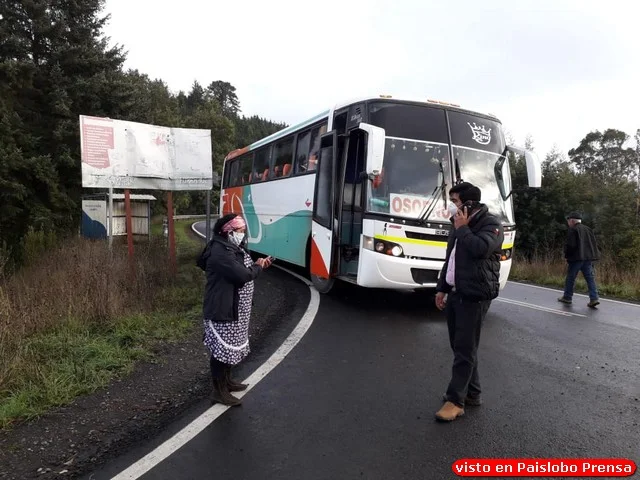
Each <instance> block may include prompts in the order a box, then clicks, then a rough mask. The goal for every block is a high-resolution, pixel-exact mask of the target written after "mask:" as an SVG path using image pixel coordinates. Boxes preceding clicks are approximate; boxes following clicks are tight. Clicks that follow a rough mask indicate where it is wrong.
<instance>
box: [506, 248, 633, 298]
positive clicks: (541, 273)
mask: <svg viewBox="0 0 640 480" xmlns="http://www.w3.org/2000/svg"><path fill="white" fill-rule="evenodd" d="M566 265H567V264H566V261H565V260H564V258H562V256H561V255H548V256H536V257H533V258H532V259H531V260H527V259H525V258H521V257H516V258H514V260H513V266H512V267H511V276H510V278H511V279H512V280H520V281H526V282H530V283H535V284H537V285H545V286H549V287H557V288H564V281H565V275H566V268H567V267H566ZM595 270H596V282H597V283H598V290H599V292H600V295H602V296H611V297H616V298H621V299H626V300H636V301H638V300H640V265H636V267H635V268H622V267H621V266H620V264H619V262H616V259H615V258H612V257H605V258H603V259H602V260H601V261H599V262H596V264H595ZM575 291H576V292H580V293H587V285H586V283H585V281H584V278H582V275H581V274H580V275H578V279H577V280H576V286H575Z"/></svg>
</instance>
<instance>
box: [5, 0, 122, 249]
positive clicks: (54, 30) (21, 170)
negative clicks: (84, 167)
mask: <svg viewBox="0 0 640 480" xmlns="http://www.w3.org/2000/svg"><path fill="white" fill-rule="evenodd" d="M103 3H104V2H103V0H74V1H72V2H61V1H54V0H30V1H28V2H27V1H24V2H19V1H4V2H0V18H1V20H0V38H2V42H0V78H2V80H3V81H2V84H1V85H0V89H1V93H2V96H1V98H2V99H3V102H2V107H1V108H0V116H1V120H0V121H1V123H2V127H1V129H2V133H1V134H0V135H2V140H0V141H2V149H3V150H4V151H5V153H6V152H9V153H8V154H7V155H2V158H0V162H2V165H1V166H0V169H1V170H2V172H3V181H4V182H5V183H10V184H11V186H12V188H10V191H11V192H13V193H9V195H12V196H13V197H12V198H13V201H14V203H15V200H16V199H17V198H22V199H23V203H22V205H21V206H17V207H16V206H14V208H9V209H6V210H5V209H4V208H3V215H2V220H1V224H0V227H1V228H2V230H3V232H4V231H5V230H6V229H7V228H10V234H8V236H9V237H10V238H12V240H11V242H12V243H14V245H13V246H14V247H18V244H17V241H16V240H15V239H16V238H20V237H21V236H22V235H23V234H24V233H25V232H26V231H27V229H28V228H29V227H30V226H40V227H42V228H53V227H54V225H55V226H56V227H58V228H61V229H63V230H71V229H73V228H74V227H75V225H77V222H78V219H79V217H80V211H79V197H80V193H81V183H80V147H79V131H78V115H79V114H88V115H101V116H118V115H119V114H121V113H123V111H122V110H121V106H122V102H121V99H122V96H123V94H124V89H123V88H122V87H123V76H122V72H121V65H122V62H123V61H124V55H123V53H122V51H121V49H120V48H119V47H112V48H110V47H108V45H107V41H106V39H104V38H103V37H102V36H101V30H102V28H103V26H104V24H105V22H106V21H107V19H108V17H107V16H103V17H101V16H100V12H101V10H102V8H103ZM18 185H20V186H21V187H20V188H17V186H18ZM17 192H20V193H19V195H17ZM16 195H17V196H16ZM3 236H4V235H3Z"/></svg>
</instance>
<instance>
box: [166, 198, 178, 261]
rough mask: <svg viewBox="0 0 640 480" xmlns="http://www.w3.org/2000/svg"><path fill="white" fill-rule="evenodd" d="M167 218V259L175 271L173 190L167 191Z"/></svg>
mask: <svg viewBox="0 0 640 480" xmlns="http://www.w3.org/2000/svg"><path fill="white" fill-rule="evenodd" d="M167 220H168V222H169V260H170V262H171V269H172V270H173V272H174V273H175V271H176V236H175V229H174V225H173V192H169V194H168V196H167Z"/></svg>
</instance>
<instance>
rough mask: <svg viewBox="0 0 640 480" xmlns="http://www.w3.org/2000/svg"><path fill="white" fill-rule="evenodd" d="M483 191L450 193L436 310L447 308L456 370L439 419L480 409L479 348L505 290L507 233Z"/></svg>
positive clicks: (464, 187) (462, 188) (466, 186)
mask: <svg viewBox="0 0 640 480" xmlns="http://www.w3.org/2000/svg"><path fill="white" fill-rule="evenodd" d="M480 199H481V192H480V189H479V188H478V187H476V186H474V185H472V184H470V183H468V182H462V183H459V184H457V185H454V186H453V187H452V188H451V189H450V190H449V200H450V201H451V203H452V205H451V206H450V214H451V216H452V217H451V222H452V223H453V228H452V229H451V232H450V234H449V240H448V245H447V253H446V257H445V262H444V265H443V267H442V271H441V272H440V277H439V279H438V284H437V287H436V292H437V293H436V306H437V307H438V308H439V309H440V310H444V311H445V314H446V317H447V327H448V330H449V343H450V345H451V349H452V350H453V355H454V359H453V368H452V375H451V381H450V382H449V387H448V388H447V392H446V393H445V395H444V398H443V400H444V402H445V403H444V405H443V406H442V408H440V410H438V412H436V414H435V415H436V419H438V420H441V421H448V422H450V421H452V420H455V419H456V418H458V417H459V416H462V415H464V408H465V406H466V405H480V404H481V403H482V400H481V398H480V393H481V391H480V377H479V375H478V357H477V354H478V344H479V342H480V330H481V327H482V322H483V320H484V317H485V315H486V314H487V311H488V310H489V306H490V305H491V300H493V299H494V298H496V297H497V296H498V293H499V291H500V255H501V251H502V242H503V240H504V230H503V228H502V224H501V223H500V221H499V220H498V218H497V217H495V216H494V215H492V214H490V213H489V209H488V208H487V206H486V205H485V204H482V203H480Z"/></svg>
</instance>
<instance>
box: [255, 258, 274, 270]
mask: <svg viewBox="0 0 640 480" xmlns="http://www.w3.org/2000/svg"><path fill="white" fill-rule="evenodd" d="M272 263H273V259H272V258H271V257H267V258H259V259H257V260H256V264H257V265H259V266H260V267H262V269H263V270H264V269H267V268H269V267H270V266H271V264H272Z"/></svg>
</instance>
